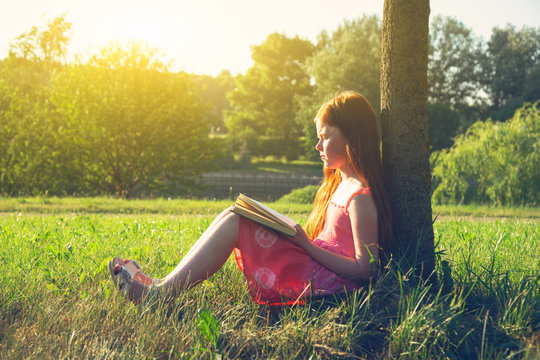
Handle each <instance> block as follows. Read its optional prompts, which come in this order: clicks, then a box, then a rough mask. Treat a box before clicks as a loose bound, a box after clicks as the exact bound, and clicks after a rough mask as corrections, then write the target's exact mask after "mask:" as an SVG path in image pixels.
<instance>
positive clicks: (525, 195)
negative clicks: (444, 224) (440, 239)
mask: <svg viewBox="0 0 540 360" xmlns="http://www.w3.org/2000/svg"><path fill="white" fill-rule="evenodd" d="M539 104H540V102H537V103H535V104H533V105H530V104H529V105H525V106H523V107H522V108H520V109H518V110H517V111H516V113H515V114H514V116H513V118H511V119H510V120H508V121H507V122H503V123H501V122H494V121H491V120H488V121H486V122H481V121H479V122H476V123H475V124H473V125H472V126H471V127H470V128H469V130H467V132H466V134H463V135H460V136H458V137H457V138H456V139H455V143H454V145H453V146H452V147H451V148H450V149H447V150H442V151H439V152H434V153H433V155H432V158H431V159H432V168H433V180H434V183H433V185H434V186H433V189H434V191H433V201H434V202H435V203H438V204H441V203H454V204H455V203H491V204H497V205H533V206H535V205H538V204H539V203H540V110H539V109H538V105H539Z"/></svg>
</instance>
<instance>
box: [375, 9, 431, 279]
mask: <svg viewBox="0 0 540 360" xmlns="http://www.w3.org/2000/svg"><path fill="white" fill-rule="evenodd" d="M429 12H430V8H429V0H385V1H384V11H383V27H382V39H383V44H382V63H381V121H382V140H383V141H382V153H383V155H382V156H383V168H384V175H385V179H386V181H387V186H388V191H389V192H390V198H391V201H392V205H393V208H394V224H393V227H394V235H395V238H396V241H397V245H398V256H402V255H404V256H406V259H408V260H410V261H414V262H415V263H414V264H412V265H415V266H417V267H418V269H420V270H421V271H422V276H423V277H424V278H426V277H428V276H430V275H431V273H432V271H433V269H434V256H435V255H434V236H433V224H432V210H431V171H430V167H429V138H428V118H427V94H428V83H427V63H428V35H429Z"/></svg>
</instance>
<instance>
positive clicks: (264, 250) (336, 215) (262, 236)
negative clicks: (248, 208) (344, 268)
mask: <svg viewBox="0 0 540 360" xmlns="http://www.w3.org/2000/svg"><path fill="white" fill-rule="evenodd" d="M349 188H350V186H349ZM347 190H349V191H348V192H347V193H346V196H345V199H344V200H345V201H343V200H342V201H341V203H342V204H343V205H339V204H338V203H337V202H336V201H334V197H333V198H332V199H331V200H330V202H329V204H328V209H327V211H326V221H325V226H324V229H323V231H322V232H321V234H320V235H319V237H318V238H317V239H315V240H313V242H314V243H315V244H316V245H318V246H320V247H322V248H324V249H327V250H329V251H332V252H334V253H336V254H340V255H343V256H347V257H350V258H354V257H355V248H354V240H353V234H352V228H351V220H350V218H349V213H348V211H347V208H348V206H349V203H350V201H351V200H352V198H353V197H354V196H356V195H358V194H370V192H369V189H367V188H358V187H353V188H352V189H347ZM349 194H350V195H349ZM234 255H235V258H236V262H237V264H238V267H239V268H240V270H242V271H243V272H244V275H245V276H246V279H247V282H248V289H249V292H250V294H251V296H252V298H253V300H254V301H255V302H257V303H260V304H268V305H284V304H298V303H304V302H305V299H306V298H309V297H310V296H312V295H313V296H319V295H329V294H334V293H339V292H344V291H350V290H353V289H356V288H358V287H359V284H358V283H355V282H354V281H352V280H348V279H345V278H343V277H341V276H339V275H337V274H335V273H333V272H332V271H330V270H328V269H327V268H326V267H324V266H323V265H321V264H320V263H318V262H317V261H315V260H314V259H313V258H312V257H311V256H309V255H308V254H307V253H306V252H305V251H304V250H303V249H301V248H300V247H298V246H296V245H294V244H293V243H292V242H291V241H290V240H288V239H287V237H286V236H285V235H281V234H279V233H277V232H274V231H273V230H271V229H269V228H267V227H265V226H262V225H259V224H257V223H255V222H253V221H251V220H249V219H246V218H243V217H240V225H239V232H238V245H237V248H235V249H234Z"/></svg>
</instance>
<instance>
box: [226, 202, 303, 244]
mask: <svg viewBox="0 0 540 360" xmlns="http://www.w3.org/2000/svg"><path fill="white" fill-rule="evenodd" d="M231 211H232V212H234V213H236V214H238V215H240V216H243V217H246V218H248V219H250V220H253V221H255V222H256V223H259V224H261V225H264V226H267V227H269V228H270V229H273V230H276V231H279V232H280V233H282V234H285V235H287V236H290V237H294V236H295V235H296V229H295V227H294V226H295V225H296V222H295V221H294V220H292V219H289V218H288V217H286V216H285V215H282V214H280V213H278V212H277V211H275V210H273V209H270V208H269V207H268V206H265V205H263V204H261V203H260V202H258V201H255V200H253V199H252V198H250V197H248V196H246V195H244V194H240V195H238V197H237V198H236V201H235V202H234V205H233V207H232V209H231Z"/></svg>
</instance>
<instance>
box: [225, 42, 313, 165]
mask: <svg viewBox="0 0 540 360" xmlns="http://www.w3.org/2000/svg"><path fill="white" fill-rule="evenodd" d="M313 51H314V45H313V44H312V43H311V42H310V41H308V40H303V39H300V38H299V37H298V36H296V37H294V38H289V37H287V36H285V35H281V34H278V33H273V34H270V35H269V36H268V37H267V38H266V40H265V41H264V42H263V43H262V44H260V45H257V46H253V47H252V55H251V56H252V58H253V61H254V64H253V66H252V67H251V68H249V69H248V70H247V72H246V74H245V75H239V76H238V77H237V79H236V88H235V89H234V90H233V91H232V92H231V93H230V94H229V100H230V102H231V105H232V110H231V111H228V112H227V113H226V116H225V122H226V125H227V129H228V132H229V135H230V137H231V139H232V140H233V142H234V144H235V147H236V149H239V148H240V146H241V144H242V143H244V142H246V143H247V144H248V145H249V146H250V149H249V150H250V151H251V153H252V154H253V155H262V154H265V152H268V154H273V155H277V156H287V157H288V158H295V157H296V156H297V155H298V151H299V146H300V141H299V137H300V135H301V131H302V128H301V126H299V124H297V123H296V121H295V114H296V111H297V109H298V102H297V100H296V99H297V97H298V96H303V95H306V94H308V93H309V92H310V91H311V85H310V79H309V76H308V75H307V73H306V72H305V70H304V68H303V65H304V63H305V61H306V60H307V58H308V57H309V56H311V54H312V53H313ZM257 137H258V138H259V139H260V140H259V141H257ZM264 139H267V140H269V141H267V142H265V143H264V142H263V143H262V144H259V142H261V140H264Z"/></svg>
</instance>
